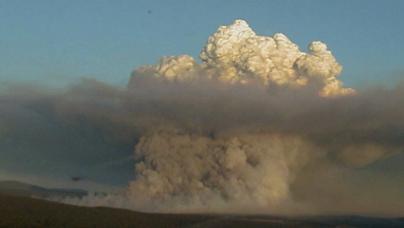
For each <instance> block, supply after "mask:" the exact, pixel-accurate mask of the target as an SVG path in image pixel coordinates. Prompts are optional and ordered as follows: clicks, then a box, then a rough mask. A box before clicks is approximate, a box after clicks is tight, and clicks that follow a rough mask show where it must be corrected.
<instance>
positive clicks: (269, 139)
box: [0, 20, 404, 214]
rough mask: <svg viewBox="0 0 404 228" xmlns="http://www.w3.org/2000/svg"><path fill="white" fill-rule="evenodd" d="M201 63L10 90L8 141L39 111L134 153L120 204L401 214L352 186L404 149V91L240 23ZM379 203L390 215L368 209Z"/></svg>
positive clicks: (214, 39) (314, 47)
mask: <svg viewBox="0 0 404 228" xmlns="http://www.w3.org/2000/svg"><path fill="white" fill-rule="evenodd" d="M200 59H201V63H199V62H198V61H195V60H194V59H193V58H192V57H191V56H188V55H181V56H171V57H164V58H162V59H161V61H160V62H159V63H158V64H156V65H150V66H143V67H140V68H138V69H137V70H135V71H134V72H133V74H132V76H131V78H130V81H129V84H128V86H127V88H117V87H114V86H110V85H106V84H103V83H101V82H97V81H94V80H85V81H83V82H80V83H78V84H77V85H75V86H72V87H70V88H68V89H67V90H65V91H63V92H44V91H43V90H37V89H33V88H30V89H29V90H27V88H23V89H15V88H14V89H12V90H9V91H8V92H6V93H4V94H3V95H2V97H1V103H2V106H1V107H2V108H1V115H2V116H3V117H4V118H2V120H4V121H2V122H1V126H2V128H1V131H0V137H3V138H4V137H9V138H10V137H16V136H18V135H21V134H22V132H23V131H24V130H23V129H24V126H20V125H19V123H20V121H21V120H23V119H26V118H27V116H28V117H30V116H31V115H33V114H32V113H35V115H40V116H42V117H43V118H44V120H43V121H42V122H40V123H44V122H46V121H52V122H53V123H57V125H58V126H59V128H58V130H57V131H59V132H60V131H63V132H64V133H63V134H62V135H70V134H72V133H71V132H66V131H67V130H66V129H91V132H93V133H94V134H95V135H96V136H97V139H100V138H101V139H102V142H103V145H108V146H111V147H113V146H115V147H117V148H118V147H119V148H126V147H125V146H127V145H130V146H133V147H134V148H133V149H134V161H135V164H134V168H135V177H134V180H133V181H131V182H130V183H129V184H128V188H127V190H126V193H125V194H124V196H120V197H121V200H118V201H116V200H115V201H114V200H112V201H114V202H115V204H117V205H115V206H125V207H131V208H135V209H141V210H148V211H168V212H170V211H171V212H172V211H204V212H237V213H247V212H249V213H257V212H258V213H320V212H322V213H341V212H342V213H349V212H355V213H384V214H399V211H397V208H399V207H400V205H401V206H402V205H404V204H403V202H400V203H397V202H396V203H395V204H394V205H393V204H390V202H393V201H394V199H390V198H389V197H388V196H386V194H385V193H386V189H388V188H389V187H387V186H386V188H385V189H381V190H380V191H378V192H377V193H375V194H373V195H372V194H370V195H369V194H360V195H359V196H358V193H362V192H364V191H366V188H367V187H368V186H366V185H363V186H355V183H356V182H355V181H354V180H351V179H344V178H346V177H349V176H350V175H352V173H355V170H357V169H361V168H364V167H367V166H369V165H371V164H372V163H374V162H376V161H378V160H381V159H384V158H387V157H389V156H392V155H394V154H397V153H400V152H402V151H403V147H404V141H403V137H404V118H402V117H403V116H404V108H403V107H401V106H399V104H402V103H403V102H404V89H403V87H402V86H397V87H396V88H394V89H385V88H372V89H366V90H363V91H360V90H359V91H355V90H353V89H351V88H345V87H343V85H342V83H341V82H340V81H339V80H338V79H337V77H338V75H339V74H340V73H341V70H342V67H341V66H340V65H339V64H338V62H337V61H336V59H335V58H334V56H333V55H332V53H331V51H329V50H328V47H327V46H326V45H325V44H324V43H322V42H319V41H315V42H312V43H311V44H310V45H309V51H308V53H304V52H302V51H300V50H299V47H298V46H297V45H296V44H294V43H293V42H292V41H290V40H289V39H288V38H287V37H286V36H285V35H283V34H279V33H278V34H275V35H274V36H272V37H266V36H258V35H256V34H255V32H254V31H253V30H252V29H251V28H250V27H249V26H248V24H247V23H246V22H245V21H243V20H236V21H235V22H234V23H233V24H231V25H229V26H221V27H219V29H218V30H217V31H216V32H215V33H214V34H213V35H212V36H210V37H209V39H208V42H207V44H206V45H205V47H204V48H203V49H202V52H201V54H200ZM24 134H27V133H26V132H24ZM51 137H52V136H50V135H42V136H35V137H34V139H37V140H38V139H39V140H42V141H43V143H46V139H47V138H51ZM94 141H95V140H94ZM96 143H98V142H96ZM88 159H91V158H88ZM321 183H325V184H326V185H327V186H321ZM375 196H377V197H379V198H381V199H383V200H384V201H383V203H380V202H378V203H377V204H379V205H383V206H380V207H376V202H374V203H373V202H370V201H369V199H370V198H372V197H375ZM109 197H111V196H109ZM122 197H123V198H125V200H122ZM96 200H100V202H101V204H102V199H96V198H94V199H93V198H88V199H85V200H84V201H81V203H83V202H85V203H89V202H93V204H97V203H100V202H97V203H94V201H96ZM74 202H76V201H74ZM117 202H125V205H120V203H117ZM76 203H80V202H76ZM105 203H111V198H108V200H107V201H104V204H105ZM330 205H334V207H330Z"/></svg>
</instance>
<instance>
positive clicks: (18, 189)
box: [0, 180, 88, 198]
mask: <svg viewBox="0 0 404 228" xmlns="http://www.w3.org/2000/svg"><path fill="white" fill-rule="evenodd" d="M0 193H2V194H6V195H14V196H27V197H37V198H64V197H83V196H86V195H87V194H88V192H87V191H85V190H82V189H64V188H44V187H40V186H37V185H32V184H27V183H23V182H19V181H14V180H6V181H0Z"/></svg>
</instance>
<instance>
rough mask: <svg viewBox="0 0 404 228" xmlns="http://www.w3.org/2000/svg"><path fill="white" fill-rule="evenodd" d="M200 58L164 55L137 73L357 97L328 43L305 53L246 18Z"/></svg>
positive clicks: (222, 32)
mask: <svg viewBox="0 0 404 228" xmlns="http://www.w3.org/2000/svg"><path fill="white" fill-rule="evenodd" d="M200 58H201V60H202V63H201V64H198V63H197V62H196V61H195V60H194V59H193V58H192V57H191V56H188V55H181V56H169V57H163V58H162V59H161V60H160V63H159V64H157V65H152V66H144V67H141V68H139V69H137V70H136V71H135V74H136V75H139V74H142V73H148V74H152V75H154V76H156V77H161V78H164V79H166V80H169V81H187V80H192V79H194V78H195V77H205V78H209V79H216V80H219V81H221V82H224V83H231V84H234V83H241V84H246V83H250V82H253V81H254V82H255V81H258V82H261V83H263V84H264V85H279V86H288V87H292V88H293V87H301V86H305V85H308V84H309V83H317V84H319V85H320V86H321V87H320V88H319V91H318V92H319V95H321V96H338V95H348V94H353V93H354V90H353V89H350V88H344V87H343V86H342V83H341V81H339V80H338V79H337V76H338V75H339V74H340V73H341V70H342V67H341V65H340V64H339V63H338V62H337V61H336V59H335V58H334V56H333V55H332V53H331V51H330V50H328V48H327V45H326V44H324V43H322V42H320V41H314V42H312V43H311V44H310V45H309V52H308V53H305V52H302V51H300V50H299V47H298V46H297V45H296V44H295V43H293V42H292V41H291V40H289V38H288V37H286V36H285V35H283V34H281V33H276V34H275V35H273V36H272V37H271V36H259V35H256V33H255V32H254V31H253V30H252V29H251V28H250V27H249V25H248V24H247V22H246V21H244V20H235V21H234V22H233V23H232V24H231V25H228V26H220V27H219V28H218V30H217V31H216V32H215V33H214V34H213V35H211V36H210V37H209V39H208V42H207V43H206V45H205V47H204V48H203V49H202V51H201V54H200Z"/></svg>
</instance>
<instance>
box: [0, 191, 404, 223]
mask: <svg viewBox="0 0 404 228" xmlns="http://www.w3.org/2000/svg"><path fill="white" fill-rule="evenodd" d="M0 227H404V219H382V218H367V217H357V216H338V217H302V218H282V217H274V216H236V215H184V214H148V213H140V212H134V211H129V210H122V209H112V208H101V207H99V208H87V207H77V206H71V205H64V204H60V203H55V202H49V201H46V200H40V199H33V198H29V197H23V196H12V195H4V194H0Z"/></svg>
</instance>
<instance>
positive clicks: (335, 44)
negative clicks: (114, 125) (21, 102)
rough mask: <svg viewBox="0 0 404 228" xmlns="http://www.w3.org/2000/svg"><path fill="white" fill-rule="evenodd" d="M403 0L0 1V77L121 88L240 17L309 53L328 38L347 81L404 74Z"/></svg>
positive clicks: (259, 30)
mask: <svg viewBox="0 0 404 228" xmlns="http://www.w3.org/2000/svg"><path fill="white" fill-rule="evenodd" d="M403 9H404V1H399V0H397V1H393V0H389V1H370V0H366V1H365V0H363V1H359V0H356V1H353V0H349V1H348V0H345V1H297V0H296V1H285V0H282V1H258V0H255V1H189V0H182V1H149V0H148V1H129V0H114V1H112V0H109V1H107V0H98V1H79V0H69V1H64V0H60V1H52V0H37V1H28V0H27V1H21V0H3V1H0V24H1V26H0V82H5V81H14V80H18V81H26V82H35V83H37V84H43V83H50V84H54V85H60V84H61V83H65V82H72V81H74V80H75V79H77V78H79V77H95V78H98V79H100V80H103V81H108V82H113V83H116V84H121V85H125V84H126V82H127V80H128V77H129V74H130V72H131V70H132V69H134V68H136V67H137V66H140V65H142V64H153V63H155V62H156V61H158V59H159V58H160V57H161V56H163V55H178V54H190V55H192V56H194V57H195V56H197V55H198V54H199V51H200V50H201V48H202V46H203V45H204V43H205V42H206V40H207V38H208V36H209V35H210V34H211V33H212V32H214V31H215V30H216V29H217V27H218V26H219V25H223V24H229V23H231V22H232V21H233V20H234V19H237V18H242V19H245V20H247V21H248V22H249V23H250V26H251V27H252V28H253V29H254V30H255V31H256V32H257V33H259V34H263V35H271V34H273V33H275V32H282V33H284V34H286V35H287V36H289V38H291V39H292V40H293V41H294V42H296V43H297V44H298V45H299V46H300V47H301V49H303V50H305V49H306V46H307V44H308V43H309V42H310V41H312V40H322V41H324V42H326V43H327V44H328V45H329V47H330V49H331V50H332V51H333V53H334V54H335V56H336V57H337V59H338V61H339V62H340V63H341V64H342V65H343V66H344V71H343V74H342V81H344V82H345V83H346V84H347V85H348V86H359V85H362V84H363V83H369V82H371V83H374V82H377V83H379V82H383V83H385V82H386V81H390V80H389V79H390V78H397V76H398V75H400V73H402V72H403V65H402V59H404V52H403V51H402V50H404V44H403V42H402V40H403V36H404V30H403V29H402V28H401V26H402V25H401V23H402V22H403V21H404V15H403V14H402V11H403Z"/></svg>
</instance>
